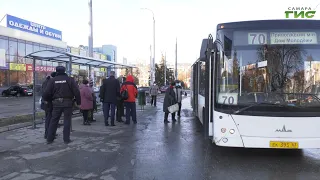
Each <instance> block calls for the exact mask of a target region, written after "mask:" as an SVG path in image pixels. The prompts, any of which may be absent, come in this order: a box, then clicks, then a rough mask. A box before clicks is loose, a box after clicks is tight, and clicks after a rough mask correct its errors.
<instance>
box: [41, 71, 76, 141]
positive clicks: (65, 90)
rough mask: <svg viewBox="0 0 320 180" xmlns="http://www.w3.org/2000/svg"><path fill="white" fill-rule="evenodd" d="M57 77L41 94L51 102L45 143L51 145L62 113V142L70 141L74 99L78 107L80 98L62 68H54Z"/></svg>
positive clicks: (73, 83)
mask: <svg viewBox="0 0 320 180" xmlns="http://www.w3.org/2000/svg"><path fill="white" fill-rule="evenodd" d="M56 72H57V75H56V77H54V78H53V79H52V80H50V81H49V83H48V86H47V88H46V91H45V92H44V94H43V98H44V100H45V101H52V106H53V110H52V118H51V120H50V125H49V130H48V138H47V143H48V144H51V143H53V140H54V136H55V133H56V131H57V127H58V123H59V120H60V117H61V115H62V113H63V116H64V119H63V141H64V143H66V144H68V143H70V142H71V140H70V131H71V118H72V110H73V109H72V108H73V105H74V99H75V101H76V103H77V105H78V106H79V105H80V104H81V97H80V91H79V88H78V85H77V84H76V82H75V81H74V79H73V78H71V77H69V76H68V75H67V74H66V73H65V72H66V68H65V67H63V66H57V67H56Z"/></svg>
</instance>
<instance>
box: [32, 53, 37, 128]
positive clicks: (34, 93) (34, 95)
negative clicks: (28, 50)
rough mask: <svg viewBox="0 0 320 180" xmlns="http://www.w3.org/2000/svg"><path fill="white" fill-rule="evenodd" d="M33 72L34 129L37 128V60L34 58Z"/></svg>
mask: <svg viewBox="0 0 320 180" xmlns="http://www.w3.org/2000/svg"><path fill="white" fill-rule="evenodd" d="M32 70H33V117H32V119H33V122H32V128H33V129H35V128H36V111H37V109H36V59H35V58H33V62H32Z"/></svg>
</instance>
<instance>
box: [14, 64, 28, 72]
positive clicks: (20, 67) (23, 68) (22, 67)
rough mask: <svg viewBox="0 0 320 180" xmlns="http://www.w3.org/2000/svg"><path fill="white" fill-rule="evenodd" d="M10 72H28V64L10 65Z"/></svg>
mask: <svg viewBox="0 0 320 180" xmlns="http://www.w3.org/2000/svg"><path fill="white" fill-rule="evenodd" d="M10 70H13V71H26V64H16V63H10Z"/></svg>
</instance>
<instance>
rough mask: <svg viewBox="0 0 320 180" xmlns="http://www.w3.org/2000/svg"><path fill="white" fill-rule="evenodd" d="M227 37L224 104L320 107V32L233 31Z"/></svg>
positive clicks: (220, 88) (220, 76) (220, 67)
mask: <svg viewBox="0 0 320 180" xmlns="http://www.w3.org/2000/svg"><path fill="white" fill-rule="evenodd" d="M220 35H221V34H220ZM222 36H223V37H222V39H223V42H224V50H223V53H222V54H221V55H220V59H219V60H218V62H217V71H218V72H217V79H216V85H217V86H216V88H217V90H216V92H217V94H216V97H217V98H216V101H217V103H218V104H226V105H234V106H237V105H238V106H239V105H244V106H246V105H250V104H254V103H263V104H268V103H270V104H281V105H283V106H291V107H311V108H312V107H320V99H319V97H320V45H318V40H319V39H320V38H319V37H320V31H314V30H313V31H312V30H302V31H301V30H299V31H298V32H296V31H294V32H292V30H290V31H289V30H281V31H279V30H272V31H258V32H257V31H233V32H232V33H225V34H222ZM319 41H320V40H319ZM283 106H281V107H283Z"/></svg>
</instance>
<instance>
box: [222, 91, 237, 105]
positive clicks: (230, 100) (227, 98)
mask: <svg viewBox="0 0 320 180" xmlns="http://www.w3.org/2000/svg"><path fill="white" fill-rule="evenodd" d="M218 103H219V104H226V105H237V104H238V93H219V97H218Z"/></svg>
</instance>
